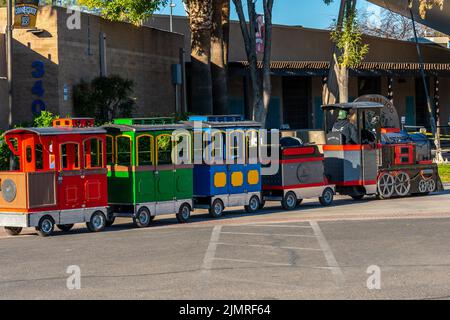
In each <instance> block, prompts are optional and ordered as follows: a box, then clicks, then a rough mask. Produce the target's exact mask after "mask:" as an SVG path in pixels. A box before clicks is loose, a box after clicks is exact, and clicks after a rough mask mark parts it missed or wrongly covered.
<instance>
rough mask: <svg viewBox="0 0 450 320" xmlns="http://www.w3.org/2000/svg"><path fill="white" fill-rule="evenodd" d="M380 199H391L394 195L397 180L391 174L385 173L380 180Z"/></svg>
mask: <svg viewBox="0 0 450 320" xmlns="http://www.w3.org/2000/svg"><path fill="white" fill-rule="evenodd" d="M377 185H378V197H379V198H380V199H389V198H390V197H392V195H393V194H394V185H395V179H394V177H393V176H392V175H391V174H390V173H387V172H385V173H383V174H382V175H381V177H380V178H379V179H378V183H377Z"/></svg>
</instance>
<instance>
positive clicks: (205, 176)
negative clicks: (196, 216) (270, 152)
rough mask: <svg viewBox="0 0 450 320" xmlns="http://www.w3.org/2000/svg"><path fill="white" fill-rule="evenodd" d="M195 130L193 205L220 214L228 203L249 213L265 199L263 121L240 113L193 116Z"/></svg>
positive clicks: (191, 122) (214, 215) (216, 215)
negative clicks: (261, 160) (261, 146)
mask: <svg viewBox="0 0 450 320" xmlns="http://www.w3.org/2000/svg"><path fill="white" fill-rule="evenodd" d="M189 123H190V125H191V126H192V127H193V132H194V207H196V208H204V209H208V210H209V213H210V216H212V217H214V218H218V217H220V216H221V215H222V214H223V211H224V209H225V208H227V207H239V206H244V208H245V210H246V211H247V212H249V213H251V212H255V211H257V210H258V209H259V208H260V205H261V202H262V196H261V189H262V182H261V164H260V163H259V160H258V141H259V138H258V137H259V129H260V124H259V123H257V122H253V121H245V120H244V119H243V117H241V116H230V115H227V116H191V117H190V118H189Z"/></svg>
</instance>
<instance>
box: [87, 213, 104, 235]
mask: <svg viewBox="0 0 450 320" xmlns="http://www.w3.org/2000/svg"><path fill="white" fill-rule="evenodd" d="M86 227H87V228H88V230H89V231H90V232H100V231H103V230H104V229H105V227H106V217H105V215H104V214H103V212H101V211H96V212H94V213H93V214H92V216H91V220H90V221H89V222H86Z"/></svg>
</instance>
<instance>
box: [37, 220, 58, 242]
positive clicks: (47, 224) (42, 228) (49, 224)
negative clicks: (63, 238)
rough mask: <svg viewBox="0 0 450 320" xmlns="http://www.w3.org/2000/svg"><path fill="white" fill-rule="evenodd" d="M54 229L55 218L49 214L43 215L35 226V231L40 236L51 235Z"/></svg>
mask: <svg viewBox="0 0 450 320" xmlns="http://www.w3.org/2000/svg"><path fill="white" fill-rule="evenodd" d="M54 230H55V220H53V218H52V217H51V216H43V217H42V218H41V220H39V224H38V226H37V227H36V231H37V233H38V235H40V236H41V237H48V236H51V235H52V234H53V231H54Z"/></svg>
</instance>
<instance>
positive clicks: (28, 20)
mask: <svg viewBox="0 0 450 320" xmlns="http://www.w3.org/2000/svg"><path fill="white" fill-rule="evenodd" d="M38 8H39V0H16V4H15V6H14V28H18V29H31V28H35V27H36V16H37V12H38Z"/></svg>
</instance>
